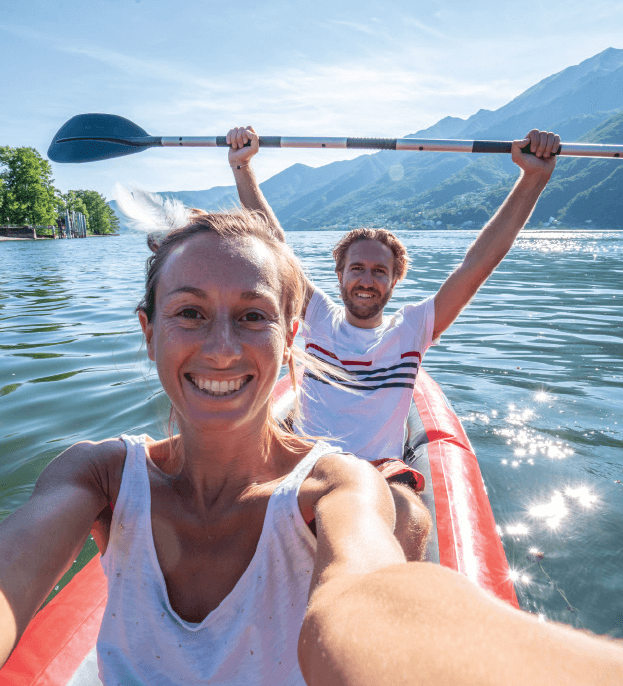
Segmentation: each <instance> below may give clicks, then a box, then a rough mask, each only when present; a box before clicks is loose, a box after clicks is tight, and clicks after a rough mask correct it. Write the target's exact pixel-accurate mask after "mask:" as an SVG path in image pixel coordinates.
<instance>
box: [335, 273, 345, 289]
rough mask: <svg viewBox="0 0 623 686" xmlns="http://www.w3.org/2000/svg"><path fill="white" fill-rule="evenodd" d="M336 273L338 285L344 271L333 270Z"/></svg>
mask: <svg viewBox="0 0 623 686" xmlns="http://www.w3.org/2000/svg"><path fill="white" fill-rule="evenodd" d="M335 273H336V274H337V280H338V281H339V282H340V286H341V285H342V276H343V275H344V272H335Z"/></svg>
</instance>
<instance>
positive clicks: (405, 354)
mask: <svg viewBox="0 0 623 686" xmlns="http://www.w3.org/2000/svg"><path fill="white" fill-rule="evenodd" d="M405 357H417V358H418V360H419V359H421V357H422V356H421V355H420V353H419V352H417V350H412V351H411V352H408V353H402V355H401V356H400V359H401V360H402V359H404V358H405Z"/></svg>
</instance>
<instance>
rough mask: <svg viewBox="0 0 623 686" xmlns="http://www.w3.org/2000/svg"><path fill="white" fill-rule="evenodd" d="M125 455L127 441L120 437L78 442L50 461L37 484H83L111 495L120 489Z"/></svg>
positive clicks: (44, 485)
mask: <svg viewBox="0 0 623 686" xmlns="http://www.w3.org/2000/svg"><path fill="white" fill-rule="evenodd" d="M125 457H126V445H125V443H124V441H123V440H122V439H120V438H108V439H105V440H102V441H89V440H84V441H80V442H79V443H74V444H73V445H72V446H70V447H69V448H67V449H66V450H64V451H63V452H62V453H61V454H60V455H59V456H58V457H56V458H54V459H53V460H52V461H51V462H50V463H49V464H48V465H47V467H46V468H45V469H44V471H43V473H42V474H41V476H40V477H39V480H38V482H37V487H38V488H42V487H43V488H46V487H47V486H57V485H61V484H62V483H67V484H74V485H81V486H84V487H88V488H90V489H93V490H97V491H101V492H103V493H104V494H105V495H106V496H107V498H109V496H111V495H112V493H116V492H117V491H118V487H119V484H120V483H121V475H122V473H123V466H124V464H125ZM109 502H110V499H109Z"/></svg>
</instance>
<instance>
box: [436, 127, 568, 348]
mask: <svg viewBox="0 0 623 686" xmlns="http://www.w3.org/2000/svg"><path fill="white" fill-rule="evenodd" d="M528 143H529V144H530V149H531V150H532V152H533V153H534V155H526V154H523V153H522V152H521V148H522V147H524V146H525V145H527V144H528ZM559 146H560V137H559V136H556V135H554V134H553V133H546V132H545V131H538V130H537V129H533V130H532V131H530V133H529V134H528V135H527V136H526V137H525V138H524V139H523V140H521V141H514V142H513V147H512V158H513V162H515V164H517V166H518V167H519V168H520V169H521V174H520V176H519V179H518V180H517V183H516V184H515V186H514V188H513V190H512V191H511V192H510V193H509V195H508V197H507V198H506V200H505V201H504V202H503V203H502V206H501V207H500V209H499V210H498V211H497V212H496V213H495V215H494V216H493V217H492V218H491V220H490V221H489V222H488V223H487V225H486V226H485V227H484V229H483V230H482V231H481V232H480V235H479V236H478V238H477V239H476V241H475V242H474V244H473V245H472V246H471V247H470V249H469V250H468V251H467V254H466V255H465V259H464V260H463V263H462V264H461V265H460V266H459V267H458V268H457V269H456V270H455V271H454V272H452V274H450V276H449V277H448V278H447V280H446V281H445V283H444V284H443V286H442V287H441V288H440V289H439V292H438V293H437V295H436V296H435V329H434V332H433V338H437V337H438V336H439V335H441V334H442V333H443V332H444V331H445V330H446V329H447V328H448V327H449V326H450V324H452V322H453V321H454V320H455V319H456V318H457V317H458V316H459V314H460V313H461V311H462V310H463V308H464V307H465V306H466V305H467V304H468V303H469V301H470V300H471V299H472V298H473V297H474V295H475V294H476V292H477V291H478V289H479V288H480V286H482V284H483V283H484V282H485V281H486V280H487V279H488V278H489V276H490V275H491V273H492V272H493V270H494V269H495V268H496V267H497V266H498V264H500V262H501V261H502V260H503V259H504V257H505V255H506V253H507V252H508V251H509V250H510V249H511V247H512V245H513V243H514V242H515V239H516V238H517V236H518V234H519V232H520V231H521V229H522V228H523V227H524V226H525V224H526V222H527V221H528V219H529V218H530V215H531V214H532V210H533V209H534V206H535V205H536V202H537V200H538V199H539V196H540V195H541V192H542V191H543V189H544V188H545V186H546V185H547V182H548V181H549V179H550V177H551V175H552V172H553V171H554V167H555V166H556V157H555V156H552V152H555V151H556V150H558V147H559Z"/></svg>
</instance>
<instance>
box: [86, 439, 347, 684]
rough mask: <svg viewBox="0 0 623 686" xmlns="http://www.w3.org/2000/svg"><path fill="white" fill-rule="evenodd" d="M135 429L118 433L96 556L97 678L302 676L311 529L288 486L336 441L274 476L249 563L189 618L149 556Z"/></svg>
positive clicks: (261, 679)
mask: <svg viewBox="0 0 623 686" xmlns="http://www.w3.org/2000/svg"><path fill="white" fill-rule="evenodd" d="M145 438H146V437H145V436H144V435H143V436H122V439H123V440H124V441H125V444H126V447H127V456H126V461H125V466H124V469H123V477H122V480H121V488H120V490H119V497H118V498H117V502H116V504H115V510H114V514H113V518H112V524H111V530H110V540H109V543H108V548H107V550H106V553H105V554H104V556H103V557H102V558H101V561H102V567H103V569H104V573H105V574H106V577H107V579H108V601H107V604H106V610H105V612H104V617H103V619H102V625H101V629H100V633H99V637H98V641H97V654H98V664H99V676H100V679H101V680H102V682H103V683H104V684H105V686H117V684H122V685H123V686H138V685H139V684H140V685H145V686H147V685H149V686H172V685H173V684H176V685H177V684H179V685H182V684H183V685H184V686H191V684H221V685H225V684H227V685H228V686H229V685H231V686H233V685H234V684H235V685H238V684H240V685H241V686H243V685H244V686H277V685H279V686H304V684H305V682H304V680H303V676H302V674H301V671H300V669H299V665H298V660H297V643H298V636H299V632H300V629H301V624H302V622H303V617H304V614H305V609H306V606H307V595H308V593H309V584H310V580H311V575H312V571H313V566H314V559H315V554H316V539H315V537H314V536H313V534H312V533H311V531H310V530H309V527H308V526H307V524H306V523H305V521H304V519H303V517H302V515H301V511H300V509H299V504H298V492H299V488H300V486H301V484H302V483H303V481H304V480H305V478H306V477H307V476H308V474H309V473H310V472H311V470H312V468H313V467H314V465H315V464H316V462H317V461H318V459H319V458H320V457H321V456H322V455H325V454H327V453H331V452H336V449H335V448H333V447H332V446H330V445H328V444H326V443H321V442H319V443H317V444H316V445H315V446H314V448H313V449H312V450H311V452H310V453H309V454H308V455H307V456H306V457H305V458H304V459H303V460H302V461H301V462H300V463H299V464H298V465H297V466H296V467H295V469H294V470H293V471H292V473H291V474H289V475H288V476H287V477H286V478H285V479H284V480H283V481H282V482H281V483H280V484H279V485H278V486H277V488H276V489H275V491H274V492H273V494H272V495H271V497H270V499H269V501H268V507H267V509H266V516H265V519H264V527H263V529H262V533H261V536H260V540H259V542H258V544H257V549H256V551H255V554H254V556H253V559H252V560H251V562H250V563H249V566H248V567H247V569H246V570H245V572H244V573H243V575H242V576H241V577H240V579H239V580H238V583H237V584H236V585H235V586H234V588H233V590H232V591H231V592H230V593H229V595H228V596H227V597H226V598H225V599H224V600H223V601H222V602H221V603H220V605H219V606H218V607H217V608H215V609H214V610H213V611H212V612H210V613H209V614H208V616H207V617H206V618H205V619H204V620H203V621H202V622H201V623H200V624H194V623H192V622H187V621H185V620H183V619H182V618H181V617H180V616H179V615H178V614H177V613H176V612H175V611H174V610H173V609H172V607H171V604H170V602H169V597H168V594H167V590H166V584H165V581H164V576H163V574H162V570H161V569H160V565H159V563H158V558H157V556H156V549H155V546H154V540H153V535H152V529H151V492H150V487H149V477H148V473H147V459H149V458H147V454H146V451H145ZM337 452H340V451H339V449H337ZM205 583H206V584H209V583H210V579H208V578H206V579H205Z"/></svg>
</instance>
